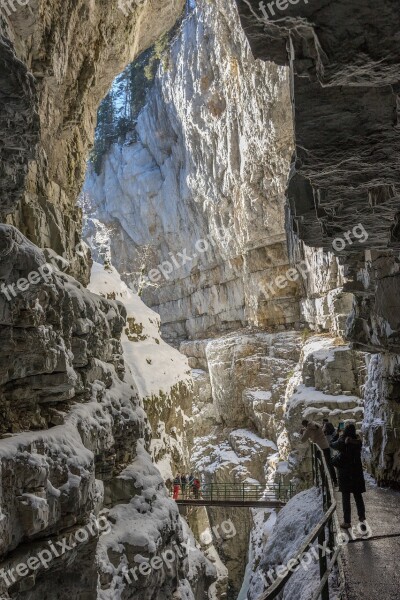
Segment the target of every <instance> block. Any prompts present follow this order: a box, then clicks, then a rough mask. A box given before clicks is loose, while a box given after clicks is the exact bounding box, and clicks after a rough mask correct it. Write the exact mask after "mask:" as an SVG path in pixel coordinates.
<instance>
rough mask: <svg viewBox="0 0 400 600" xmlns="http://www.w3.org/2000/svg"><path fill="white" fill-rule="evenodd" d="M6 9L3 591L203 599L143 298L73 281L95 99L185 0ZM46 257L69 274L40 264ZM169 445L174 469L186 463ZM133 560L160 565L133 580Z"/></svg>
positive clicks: (204, 572)
mask: <svg viewBox="0 0 400 600" xmlns="http://www.w3.org/2000/svg"><path fill="white" fill-rule="evenodd" d="M14 4H15V7H16V10H14V6H13V3H10V4H9V5H8V4H7V3H2V6H1V16H0V28H1V40H0V62H1V74H0V82H1V99H0V103H1V111H0V112H1V115H0V130H1V140H2V143H1V149H0V152H1V166H0V184H1V188H2V196H1V207H0V216H1V220H3V221H6V222H7V223H12V224H14V225H16V227H13V226H11V225H8V224H7V225H5V224H2V225H0V283H1V294H0V336H1V339H2V344H1V349H0V365H1V366H0V413H1V426H0V438H1V439H0V561H1V573H2V576H1V582H0V594H1V596H2V598H18V599H20V600H25V599H26V600H28V598H29V599H31V600H35V599H36V598H37V599H39V598H44V597H55V594H56V595H57V598H59V599H60V600H64V599H65V600H67V598H71V597H74V598H81V599H83V598H85V599H86V600H90V599H93V600H95V599H97V598H99V599H101V600H106V599H107V600H108V599H109V600H111V599H112V600H116V599H118V598H119V599H121V600H122V599H123V600H133V598H137V596H138V594H139V593H140V595H141V597H143V598H159V599H160V600H161V599H165V600H167V598H168V599H170V598H172V597H174V595H175V596H181V595H182V596H184V597H185V598H190V599H196V600H202V598H204V596H205V594H206V591H207V589H208V587H209V585H210V584H211V583H212V582H213V580H214V579H215V569H214V568H213V566H212V565H211V563H210V562H209V561H207V560H206V559H205V558H204V556H203V555H202V554H201V553H200V552H199V551H198V550H197V549H194V551H193V553H192V554H191V555H190V556H186V555H185V552H184V548H183V545H182V544H183V543H184V542H187V541H188V540H189V538H190V536H191V534H190V532H188V530H187V527H186V525H185V524H184V523H183V522H182V521H181V520H180V518H179V514H178V511H177V508H176V505H175V504H174V503H173V502H172V501H171V500H170V499H169V498H168V494H167V491H166V489H165V486H164V478H163V477H162V476H161V475H160V473H159V471H158V470H157V469H156V467H155V466H154V464H153V462H152V460H151V459H152V458H153V459H154V460H157V459H159V460H161V459H162V458H164V455H162V456H160V454H161V452H162V449H158V452H156V451H155V449H154V447H153V444H154V441H152V440H151V429H150V425H149V419H148V418H147V415H146V413H145V411H144V407H143V399H144V394H143V393H142V392H143V380H145V381H146V383H147V384H148V386H149V387H151V383H152V380H151V378H150V377H148V373H146V372H145V371H144V370H142V369H141V367H142V365H141V363H140V360H135V352H131V353H130V351H129V350H130V348H129V344H131V346H132V345H134V344H135V343H136V341H137V340H134V339H133V338H135V336H136V337H137V335H138V333H139V334H140V331H141V328H142V329H144V328H145V327H146V325H148V317H147V319H146V320H145V319H143V311H141V309H140V304H141V303H140V301H139V304H138V305H135V307H134V309H133V312H134V314H133V315H132V314H129V311H128V309H127V308H126V306H125V304H124V303H123V302H122V299H121V298H120V292H121V287H120V285H119V284H121V282H120V281H119V284H118V282H117V285H116V288H115V289H112V288H111V289H110V287H109V288H108V289H107V290H106V292H105V293H103V290H101V289H100V287H101V286H100V287H98V288H96V290H95V291H96V292H97V293H93V292H89V291H88V290H87V289H85V288H84V287H83V286H82V285H81V283H79V282H78V281H77V280H76V279H74V278H73V277H72V276H71V274H73V275H74V276H76V277H77V278H79V279H80V280H81V281H82V282H87V281H88V279H89V274H90V261H89V257H88V253H87V251H86V250H85V247H84V246H81V245H80V247H79V251H76V246H77V244H80V233H81V231H80V228H81V222H80V220H81V214H80V209H78V208H77V207H76V205H75V203H76V196H77V193H78V191H79V189H80V186H81V184H82V180H83V176H84V170H85V161H86V158H87V152H88V149H89V146H90V143H91V140H92V137H93V130H94V115H95V111H96V108H97V105H98V103H99V101H100V99H101V98H102V96H103V95H104V93H105V92H106V90H107V88H108V86H109V85H110V83H111V81H112V79H113V77H114V76H115V75H117V74H118V72H119V71H120V70H121V69H122V68H123V67H124V66H125V64H126V63H127V62H128V61H130V60H132V59H133V58H134V56H135V55H136V54H138V53H140V52H141V51H142V50H143V49H144V48H146V47H147V46H149V45H150V44H151V43H152V42H153V41H154V40H155V39H156V38H158V37H159V35H160V34H161V33H163V32H164V31H166V30H168V29H169V28H170V27H171V26H172V25H173V23H174V22H175V20H176V18H177V17H178V15H179V13H180V11H181V9H182V8H183V2H181V1H174V0H168V1H160V2H158V1H156V2H142V1H138V2H132V3H130V5H129V6H128V7H125V5H124V4H123V3H121V2H119V8H118V6H117V3H116V2H103V1H101V2H89V3H87V2H58V1H54V2H44V1H43V2H41V1H38V0H32V2H29V4H27V6H25V7H21V6H19V4H18V6H17V3H14ZM124 7H125V8H126V11H125V13H124V12H123V10H122V11H121V10H120V9H121V8H124ZM21 232H22V233H21ZM23 234H25V235H23ZM32 242H35V244H36V245H35V244H34V243H32ZM40 247H46V248H48V251H47V252H46V253H44V252H43V251H42V250H41V249H40ZM51 252H53V253H54V252H56V253H58V254H60V255H62V256H64V258H65V259H66V261H64V263H62V264H63V265H64V266H65V267H66V268H65V271H66V272H63V271H62V270H61V271H58V272H55V271H54V270H52V269H50V268H49V266H48V265H46V260H47V259H48V257H49V253H51ZM28 278H29V280H28ZM102 279H104V277H103V278H102ZM18 281H25V284H24V285H22V286H21V287H20V289H18V287H16V283H17V282H18ZM103 283H104V282H103ZM105 287H106V288H107V281H106V282H105ZM108 292H109V293H108ZM99 294H100V295H99ZM142 320H143V321H145V322H143V323H142ZM155 323H157V321H156V320H155ZM154 328H155V330H156V332H157V333H154V335H153V337H152V344H153V347H158V346H159V345H160V346H161V342H160V340H159V339H158V329H157V325H154ZM129 338H131V339H129ZM157 342H158V343H157ZM143 343H145V342H143ZM150 350H151V349H149V348H146V358H148V359H149V360H152V358H153V359H154V356H152V357H151V356H149V354H151V351H150ZM169 350H170V351H171V352H170V355H169V356H168V360H169V362H171V361H173V360H174V352H175V351H173V350H172V349H168V348H167V346H166V344H164V346H163V351H164V358H165V357H166V355H168V352H169ZM175 354H177V353H176V352H175ZM130 359H131V360H130ZM165 360H166V358H165ZM181 366H182V365H181ZM153 369H154V368H153ZM160 378H161V379H160V380H159V381H158V383H159V384H160V385H159V386H158V387H157V388H155V389H156V392H157V393H160V392H161V391H163V393H164V394H165V398H166V399H167V400H168V399H170V397H172V395H173V394H175V395H174V398H176V397H177V396H179V394H180V393H182V398H185V397H186V401H187V398H188V396H189V394H190V386H188V381H187V376H185V372H184V370H181V369H180V368H178V369H176V370H175V371H174V373H173V375H171V374H169V381H166V379H167V378H164V379H162V375H160ZM170 395H171V396H170ZM185 418H186V417H185V415H184V413H182V415H181V420H182V422H184V420H185ZM166 437H167V436H164V438H166ZM164 438H163V440H162V441H163V442H164ZM173 442H174V440H172V439H171V440H169V439H168V440H167V441H166V442H165V443H164V446H163V447H164V448H166V450H165V452H164V454H166V453H167V450H168V449H171V448H172V449H171V456H170V457H169V465H170V466H169V468H170V469H171V468H172V467H171V464H172V465H174V464H175V463H174V461H176V462H177V463H178V461H179V460H180V461H183V460H184V457H183V451H182V448H181V446H182V444H181V445H180V444H179V443H178V441H176V440H175V442H176V443H175V444H174V443H173ZM173 452H175V454H174V455H172V454H173ZM151 455H152V456H151ZM179 464H182V462H181V463H179ZM139 525H140V527H141V534H139V533H138V531H139ZM166 550H169V551H170V552H174V553H175V554H174V555H175V558H174V561H173V563H171V564H169V567H168V568H167V567H166V565H165V564H164V563H163V561H162V559H161V558H160V556H161V553H162V552H163V551H166ZM178 551H179V552H178ZM139 553H140V554H141V556H142V558H143V559H144V560H146V559H147V560H148V561H150V560H151V559H152V558H157V557H158V559H160V560H161V568H158V569H157V572H156V574H155V575H154V576H152V577H150V578H146V577H144V576H141V578H136V579H135V578H132V579H131V580H130V581H129V578H128V579H126V576H125V573H126V571H127V570H128V569H129V568H135V567H137V565H136V564H135V559H136V557H137V556H138V555H139ZM41 556H43V558H42V559H40V557H41ZM17 567H18V568H17ZM128 584H129V585H128ZM55 590H56V591H55ZM139 590H140V592H139Z"/></svg>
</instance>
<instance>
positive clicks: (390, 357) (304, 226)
mask: <svg viewBox="0 0 400 600" xmlns="http://www.w3.org/2000/svg"><path fill="white" fill-rule="evenodd" d="M237 5H238V7H239V12H240V17H241V22H242V26H243V28H244V30H245V32H246V35H247V37H248V39H249V42H250V45H251V48H252V50H253V53H254V55H255V56H256V57H258V58H262V59H264V60H266V61H269V60H274V61H276V62H277V64H287V65H289V67H290V71H291V98H292V107H293V116H294V130H295V156H294V160H293V163H292V172H291V176H290V179H289V185H288V191H287V197H288V204H289V208H290V210H289V213H288V229H289V237H290V238H292V240H293V239H294V241H295V244H296V243H297V242H296V240H302V241H304V242H305V244H306V245H308V246H311V247H322V248H325V249H329V248H330V247H331V246H332V242H333V241H334V239H335V238H336V237H337V236H340V237H342V238H344V237H345V236H346V234H348V233H349V232H351V231H352V230H353V229H354V227H356V226H357V225H358V224H360V223H361V224H362V225H363V227H364V229H365V231H366V232H367V234H368V239H367V240H366V241H365V240H364V241H361V240H359V241H357V242H354V240H353V243H352V244H345V245H344V247H343V248H342V249H341V250H340V251H339V253H338V254H339V255H340V263H341V264H342V266H343V268H344V275H345V277H346V282H345V285H344V291H345V293H351V294H353V295H354V300H353V306H352V310H351V315H350V318H349V321H348V323H347V330H346V337H347V338H348V339H349V340H351V341H352V342H353V344H354V345H355V346H356V347H359V348H361V349H365V350H368V351H372V352H382V353H384V354H383V355H382V357H381V358H380V359H377V360H378V362H381V363H382V364H385V365H386V366H385V367H384V368H382V369H381V368H375V367H374V368H372V367H371V368H372V372H371V373H370V388H371V387H372V388H374V389H380V390H381V392H382V394H383V396H382V397H381V398H380V400H379V402H378V400H377V399H376V398H375V394H374V393H373V392H371V393H368V394H367V395H366V403H367V404H368V407H367V410H368V411H369V414H370V417H369V420H368V423H369V424H368V425H367V431H368V434H367V439H368V441H369V447H370V450H372V449H374V450H372V453H373V454H374V456H377V453H378V454H379V451H378V448H380V447H381V449H382V453H381V454H380V458H379V460H378V464H379V467H378V465H377V464H376V465H375V468H376V469H377V471H376V473H379V477H381V478H382V480H385V479H386V478H387V477H388V480H391V481H392V483H393V484H396V482H398V476H397V475H396V474H395V473H396V468H394V464H395V462H396V460H395V458H394V455H395V453H396V451H397V450H394V449H397V447H398V441H397V439H396V430H397V429H396V428H397V427H398V422H397V421H398V419H397V409H396V406H395V402H393V400H392V398H393V392H392V390H393V389H395V388H396V386H397V380H398V375H397V372H396V369H395V368H394V365H396V364H397V362H398V354H397V353H398V352H399V350H400V346H399V322H398V314H399V307H398V298H399V285H400V276H399V257H398V242H399V239H398V237H399V236H398V214H399V209H400V202H399V200H400V198H399V175H398V173H399V158H398V157H399V143H400V142H399V135H398V94H399V89H398V65H399V60H400V55H399V48H398V44H397V41H396V40H397V31H398V26H397V16H396V7H395V5H394V4H393V3H392V2H390V1H384V2H382V3H380V4H379V5H377V4H376V3H375V2H373V0H367V1H356V2H352V3H351V4H349V3H346V2H344V1H339V2H336V1H335V2H333V1H327V2H324V3H323V5H322V6H321V5H320V4H318V6H317V4H315V3H312V2H307V3H306V2H299V3H296V4H295V5H294V4H291V3H287V5H286V6H284V8H283V9H282V11H278V10H277V11H276V12H275V14H269V15H267V17H266V15H265V14H264V15H263V13H262V11H261V7H260V4H259V2H256V1H255V0H237ZM388 353H389V354H388ZM372 364H374V362H373V363H372ZM389 365H392V366H389ZM371 394H372V395H371ZM394 396H396V392H394ZM373 398H375V399H373ZM370 403H371V404H370ZM379 405H380V408H379V409H378V406H379ZM377 410H378V412H379V413H380V417H379V418H380V419H381V423H380V425H379V426H376V425H374V418H375V417H374V416H372V415H376V411H377ZM377 418H378V417H377ZM375 435H376V438H375ZM392 475H393V479H391V477H392Z"/></svg>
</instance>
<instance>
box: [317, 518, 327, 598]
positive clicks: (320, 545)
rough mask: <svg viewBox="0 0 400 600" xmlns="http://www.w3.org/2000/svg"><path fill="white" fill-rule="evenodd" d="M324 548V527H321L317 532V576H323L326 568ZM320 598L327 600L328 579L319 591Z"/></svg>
mask: <svg viewBox="0 0 400 600" xmlns="http://www.w3.org/2000/svg"><path fill="white" fill-rule="evenodd" d="M324 548H325V527H322V529H321V531H320V532H319V534H318V554H319V576H320V579H322V578H323V576H324V575H325V573H326V571H327V570H328V561H327V559H326V552H325V550H324ZM321 600H329V581H328V580H327V581H326V583H325V585H324V587H323V588H322V591H321Z"/></svg>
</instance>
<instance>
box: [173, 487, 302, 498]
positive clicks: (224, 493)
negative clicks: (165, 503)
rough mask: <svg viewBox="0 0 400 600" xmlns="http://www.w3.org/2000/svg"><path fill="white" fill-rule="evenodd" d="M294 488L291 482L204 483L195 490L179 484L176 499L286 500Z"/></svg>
mask: <svg viewBox="0 0 400 600" xmlns="http://www.w3.org/2000/svg"><path fill="white" fill-rule="evenodd" d="M295 492H296V490H295V487H294V485H293V483H291V482H290V483H289V484H283V483H280V482H278V483H271V484H268V485H267V486H263V485H257V484H252V483H206V484H203V485H202V486H201V488H200V489H199V490H198V492H196V491H195V490H194V489H193V488H191V487H190V486H189V485H187V486H181V489H180V491H179V496H178V500H198V499H202V500H209V501H210V502H213V501H217V502H221V501H226V502H232V501H235V502H257V501H269V500H270V501H271V502H273V501H279V502H288V500H290V499H291V498H293V496H294V494H295Z"/></svg>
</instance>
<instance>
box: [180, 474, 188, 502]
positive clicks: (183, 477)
mask: <svg viewBox="0 0 400 600" xmlns="http://www.w3.org/2000/svg"><path fill="white" fill-rule="evenodd" d="M187 484H188V478H187V477H186V475H184V474H183V473H182V475H181V487H182V496H183V497H185V494H186V488H187Z"/></svg>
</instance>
